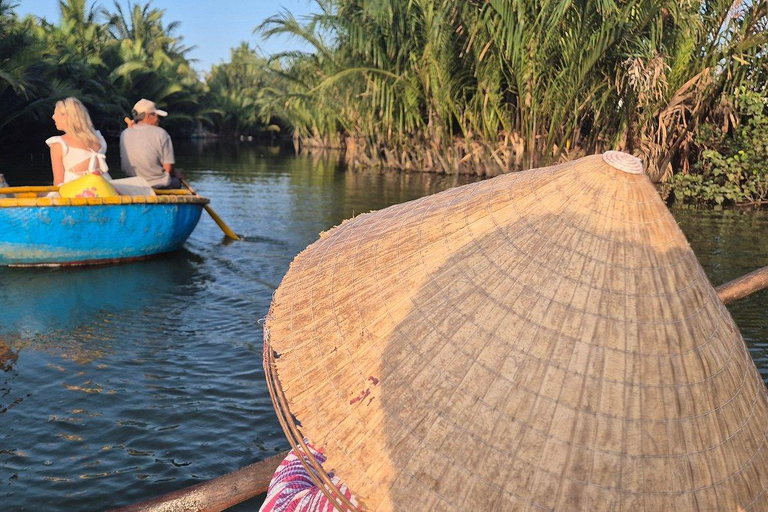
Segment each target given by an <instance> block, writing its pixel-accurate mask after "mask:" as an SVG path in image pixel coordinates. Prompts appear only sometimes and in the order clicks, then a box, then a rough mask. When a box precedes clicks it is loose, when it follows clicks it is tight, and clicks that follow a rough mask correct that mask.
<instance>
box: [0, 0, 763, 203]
mask: <svg viewBox="0 0 768 512" xmlns="http://www.w3.org/2000/svg"><path fill="white" fill-rule="evenodd" d="M316 1H317V5H318V7H319V8H320V13H319V14H316V15H313V16H310V17H308V18H307V19H303V20H297V19H295V18H294V17H293V16H292V15H291V14H290V13H288V12H281V13H279V14H276V15H274V16H273V17H271V18H269V19H267V20H266V21H265V22H263V23H262V24H261V25H260V26H259V27H258V32H259V33H260V34H261V35H262V36H265V37H272V36H274V35H277V34H281V35H290V36H293V37H295V38H298V39H300V40H302V41H304V42H305V43H306V44H307V45H309V47H310V48H311V49H312V51H309V52H288V53H284V54H279V55H276V56H272V58H269V59H267V58H265V57H263V56H261V55H259V54H258V53H257V52H256V51H255V50H253V49H252V48H251V47H250V46H248V45H247V44H245V43H244V44H242V45H241V46H239V47H238V48H234V49H233V50H232V54H231V58H230V61H229V62H226V63H223V64H218V65H216V66H213V68H212V69H211V70H210V71H209V72H208V73H206V76H205V78H204V79H203V80H201V79H199V77H198V76H197V75H196V74H195V72H194V71H193V70H192V69H191V66H190V62H189V60H188V59H187V54H188V52H189V48H187V47H185V46H184V44H183V38H182V37H181V36H177V35H175V33H176V30H177V29H178V25H177V24H176V23H170V24H166V23H165V22H164V21H163V11H162V10H159V9H154V8H152V7H151V4H149V3H147V4H146V5H141V4H131V3H130V2H129V3H127V6H125V5H121V4H120V3H119V2H117V1H116V2H115V3H114V5H113V7H112V8H111V9H99V10H94V7H90V8H89V7H88V5H89V2H88V1H87V0H61V2H60V8H61V9H60V10H61V19H60V21H59V22H58V23H57V24H51V23H48V22H46V21H42V20H38V19H34V18H31V17H30V18H27V19H23V20H20V19H18V18H17V17H16V15H15V14H14V10H13V4H12V3H9V0H0V127H5V128H6V130H3V131H0V137H8V136H16V135H20V134H22V135H23V134H24V133H30V134H32V133H39V129H40V125H42V124H45V125H46V126H48V125H50V121H49V120H48V116H49V115H50V110H51V107H52V102H53V101H55V100H56V99H58V98H60V97H62V96H64V95H68V94H76V95H77V96H78V97H80V98H82V99H83V100H84V102H85V103H86V104H87V105H88V106H89V108H90V109H91V112H92V114H93V117H94V119H95V121H96V122H97V124H98V125H99V126H100V127H101V128H102V130H106V131H108V132H111V133H117V132H118V131H119V129H120V119H122V117H123V116H124V115H126V114H127V113H128V111H129V109H130V106H131V105H132V103H133V102H134V101H136V99H138V98H140V97H148V98H152V99H154V100H156V101H157V102H158V103H159V104H160V105H161V106H162V107H163V108H166V109H167V110H168V111H169V112H170V113H171V116H170V118H169V119H168V124H167V126H169V127H170V129H171V130H172V131H175V133H185V132H186V133H190V132H192V130H194V129H196V128H200V127H202V126H203V125H204V126H205V128H207V129H208V130H209V131H212V132H215V133H218V134H221V135H225V136H232V135H243V134H246V135H252V134H258V133H264V132H268V133H277V132H281V133H284V134H291V135H293V136H294V137H296V138H298V139H300V140H301V142H302V144H303V145H304V146H320V147H339V148H344V149H345V150H346V155H347V158H348V161H349V162H350V163H351V164H353V165H355V164H362V165H376V166H384V167H390V168H399V169H405V170H411V169H412V170H426V171H436V172H473V173H478V174H487V175H493V174H496V173H499V172H507V171H510V170H517V169H523V168H527V167H532V166H538V165H545V164H548V163H552V162H558V161H561V160H564V159H571V158H576V157H579V156H581V155H584V154H591V153H595V152H599V151H604V150H606V149H621V150H625V151H628V152H633V153H635V154H638V155H641V156H642V157H643V159H644V160H645V161H646V164H647V166H648V172H649V174H650V175H651V177H652V178H653V179H656V180H667V179H669V178H670V177H672V176H673V175H675V177H674V179H673V180H672V186H674V190H675V195H676V196H677V197H679V198H681V199H685V198H691V197H695V198H696V199H697V200H704V201H714V202H721V201H722V202H728V201H730V202H739V203H741V202H762V201H764V200H765V195H764V188H765V185H764V178H763V177H762V176H763V175H762V174H761V172H762V171H761V170H760V169H759V168H758V167H759V166H758V167H755V165H756V164H755V162H759V161H760V159H762V158H764V157H765V147H764V144H763V146H760V144H761V141H763V143H764V140H763V139H762V138H761V137H763V136H764V133H765V124H764V123H765V114H764V113H760V112H758V110H759V108H758V106H759V105H762V106H763V107H762V108H763V109H764V105H765V100H766V89H765V87H764V84H765V82H766V78H767V77H768V50H767V49H766V48H767V46H768V20H767V14H768V2H766V1H764V0H760V1H751V0H748V1H746V2H742V1H738V0H737V1H732V0H699V1H698V2H697V1H689V0H482V1H481V0H316ZM254 21H255V20H254ZM756 109H757V110H756ZM11 128H12V129H11ZM760 148H762V149H760ZM734 187H735V188H734ZM737 189H738V190H737Z"/></svg>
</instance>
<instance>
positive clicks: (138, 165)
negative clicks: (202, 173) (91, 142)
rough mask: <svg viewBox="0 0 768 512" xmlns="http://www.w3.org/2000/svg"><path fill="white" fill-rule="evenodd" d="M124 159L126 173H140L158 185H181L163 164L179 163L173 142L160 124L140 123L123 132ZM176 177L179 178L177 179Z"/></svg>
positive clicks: (121, 150)
mask: <svg viewBox="0 0 768 512" xmlns="http://www.w3.org/2000/svg"><path fill="white" fill-rule="evenodd" d="M120 162H121V166H122V169H123V172H125V174H126V176H140V177H142V178H144V179H145V180H147V181H148V182H149V184H150V185H152V187H154V188H180V187H181V182H180V181H179V180H178V178H176V177H175V176H171V174H170V173H169V172H167V171H166V170H165V168H164V167H163V164H175V163H176V160H175V158H174V155H173V142H171V136H170V135H168V132H166V131H165V130H163V129H162V128H160V127H159V126H152V125H149V124H144V123H138V124H136V125H134V126H133V127H131V128H128V129H126V130H123V132H122V133H121V134H120ZM174 180H175V181H174Z"/></svg>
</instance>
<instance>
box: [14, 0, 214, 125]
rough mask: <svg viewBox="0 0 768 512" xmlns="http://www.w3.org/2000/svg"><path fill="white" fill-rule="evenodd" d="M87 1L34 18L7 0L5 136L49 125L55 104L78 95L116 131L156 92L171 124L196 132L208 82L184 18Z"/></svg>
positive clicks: (70, 1)
mask: <svg viewBox="0 0 768 512" xmlns="http://www.w3.org/2000/svg"><path fill="white" fill-rule="evenodd" d="M88 4H89V2H88V1H87V0H61V1H60V2H59V8H60V12H61V18H60V20H59V22H58V23H57V24H52V23H50V22H49V21H47V20H44V19H37V18H34V17H31V16H30V17H27V18H26V19H23V20H20V19H18V17H17V16H16V15H15V13H14V7H15V5H14V4H13V3H12V2H10V1H9V0H0V112H1V113H2V115H0V128H5V130H3V131H2V132H0V137H1V138H9V137H20V136H25V135H27V136H38V137H39V134H40V133H41V132H42V133H45V132H46V131H50V129H51V126H52V123H51V121H50V115H51V112H52V110H53V104H54V103H55V102H56V101H57V100H59V99H61V98H63V97H66V96H69V95H75V96H77V97H79V98H80V99H81V100H82V101H83V102H84V103H85V104H86V105H87V106H88V108H89V110H90V112H91V117H92V118H93V120H94V123H95V124H96V125H97V127H99V128H100V129H101V130H102V131H104V132H105V133H108V134H109V133H111V134H113V135H114V134H117V133H118V132H119V130H120V128H121V125H122V119H123V117H124V116H126V115H128V114H129V113H130V109H131V106H132V105H133V104H134V103H135V102H136V101H137V100H138V99H140V98H142V97H147V98H152V99H153V100H155V101H156V102H158V103H159V104H161V105H163V106H164V107H166V108H167V110H168V111H169V112H170V116H169V117H168V120H167V123H166V126H167V127H169V129H170V130H171V131H175V132H184V131H187V132H189V131H192V129H193V128H194V127H195V124H196V121H197V120H198V119H200V118H201V117H202V116H204V111H203V110H202V109H201V106H200V105H201V104H202V103H203V98H204V97H205V95H206V93H207V89H206V87H205V85H204V83H202V82H201V81H200V80H199V79H198V77H197V75H196V73H195V72H194V70H193V69H192V68H191V66H190V62H189V61H188V59H187V57H186V54H187V53H188V51H189V48H187V47H185V46H183V38H182V37H181V36H176V35H174V33H175V30H176V28H177V24H174V23H171V24H169V25H165V24H164V22H163V11H162V10H160V9H153V8H152V7H151V5H150V4H149V3H147V4H146V5H139V4H135V5H134V4H131V3H130V2H129V3H128V4H127V8H126V9H124V8H123V7H122V6H121V5H120V4H118V3H117V2H115V4H114V11H109V10H107V9H96V8H95V7H94V5H93V4H92V5H91V6H90V7H89V6H88Z"/></svg>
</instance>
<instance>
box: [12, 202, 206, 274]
mask: <svg viewBox="0 0 768 512" xmlns="http://www.w3.org/2000/svg"><path fill="white" fill-rule="evenodd" d="M51 190H55V187H7V188H0V194H2V195H0V265H10V266H60V265H91V264H104V263H112V262H118V261H131V260H138V259H144V258H149V257H151V256H155V255H158V254H162V253H165V252H169V251H174V250H176V249H179V248H180V247H181V246H182V245H183V244H184V242H185V241H186V240H187V238H188V237H189V235H190V234H191V233H192V231H193V230H194V229H195V226H197V223H198V221H199V220H200V214H201V212H202V210H203V208H204V207H205V206H206V205H207V204H208V202H209V200H208V199H207V198H204V197H201V196H198V195H193V194H190V193H189V192H188V191H186V190H172V191H159V192H158V193H160V194H161V195H151V196H117V197H89V198H82V197H77V198H49V197H37V195H38V194H40V193H45V192H48V191H51ZM3 195H9V196H11V197H3Z"/></svg>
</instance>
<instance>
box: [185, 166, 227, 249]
mask: <svg viewBox="0 0 768 512" xmlns="http://www.w3.org/2000/svg"><path fill="white" fill-rule="evenodd" d="M181 184H182V185H184V186H185V187H187V189H188V190H189V191H190V192H192V193H193V194H197V193H196V192H195V189H193V188H192V185H190V184H189V183H188V182H187V180H185V179H182V180H181ZM204 208H205V211H207V212H208V215H210V216H211V218H212V219H213V221H214V222H215V223H216V224H218V225H219V227H220V228H221V230H222V231H223V232H224V234H225V235H227V237H229V238H231V239H232V240H240V237H239V236H237V234H236V233H235V232H234V231H232V229H230V227H229V226H227V223H226V222H224V219H222V218H221V217H219V214H218V213H216V212H215V211H213V208H211V206H210V205H208V204H206V205H205V206H204Z"/></svg>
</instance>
